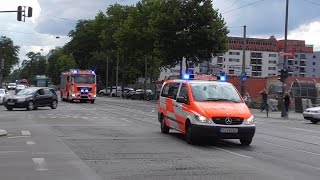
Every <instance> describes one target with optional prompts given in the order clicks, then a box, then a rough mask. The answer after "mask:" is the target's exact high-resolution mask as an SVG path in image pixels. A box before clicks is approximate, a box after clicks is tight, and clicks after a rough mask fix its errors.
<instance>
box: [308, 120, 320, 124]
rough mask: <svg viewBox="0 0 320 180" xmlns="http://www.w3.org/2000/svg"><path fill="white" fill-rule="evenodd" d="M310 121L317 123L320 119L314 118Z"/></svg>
mask: <svg viewBox="0 0 320 180" xmlns="http://www.w3.org/2000/svg"><path fill="white" fill-rule="evenodd" d="M310 121H311V122H312V124H317V123H318V122H319V120H317V119H312V120H310Z"/></svg>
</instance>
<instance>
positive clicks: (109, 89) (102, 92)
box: [99, 87, 111, 96]
mask: <svg viewBox="0 0 320 180" xmlns="http://www.w3.org/2000/svg"><path fill="white" fill-rule="evenodd" d="M110 92H111V87H108V88H107V89H106V88H104V89H101V90H100V91H99V94H100V95H101V96H109V95H110Z"/></svg>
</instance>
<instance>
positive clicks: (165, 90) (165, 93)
mask: <svg viewBox="0 0 320 180" xmlns="http://www.w3.org/2000/svg"><path fill="white" fill-rule="evenodd" d="M168 93H169V84H165V85H164V86H163V88H162V92H161V96H162V97H168Z"/></svg>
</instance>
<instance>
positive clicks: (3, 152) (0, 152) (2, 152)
mask: <svg viewBox="0 0 320 180" xmlns="http://www.w3.org/2000/svg"><path fill="white" fill-rule="evenodd" d="M21 152H26V151H0V154H5V153H21Z"/></svg>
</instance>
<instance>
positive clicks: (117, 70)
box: [116, 52, 119, 96]
mask: <svg viewBox="0 0 320 180" xmlns="http://www.w3.org/2000/svg"><path fill="white" fill-rule="evenodd" d="M118 74H119V52H117V69H116V96H118Z"/></svg>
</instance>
